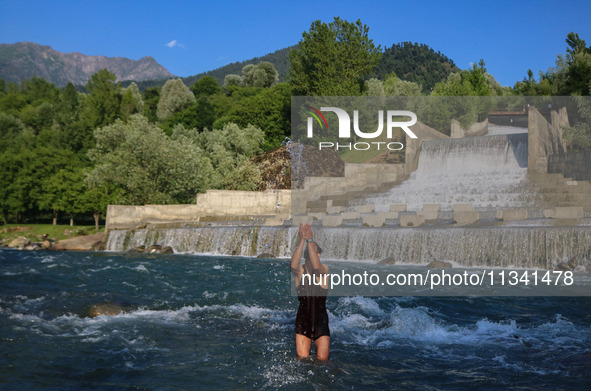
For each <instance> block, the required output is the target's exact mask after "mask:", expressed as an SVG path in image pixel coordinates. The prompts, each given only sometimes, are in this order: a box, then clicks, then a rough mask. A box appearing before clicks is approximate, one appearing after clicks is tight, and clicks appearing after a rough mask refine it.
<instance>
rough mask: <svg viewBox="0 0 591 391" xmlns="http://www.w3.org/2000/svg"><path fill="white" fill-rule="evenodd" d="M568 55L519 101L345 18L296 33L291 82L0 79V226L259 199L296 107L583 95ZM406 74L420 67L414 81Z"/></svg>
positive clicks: (273, 72) (242, 72) (589, 64)
mask: <svg viewBox="0 0 591 391" xmlns="http://www.w3.org/2000/svg"><path fill="white" fill-rule="evenodd" d="M566 43H567V51H566V53H565V54H564V55H560V56H558V59H557V67H556V68H554V69H551V70H549V71H547V72H545V73H540V77H539V79H538V80H536V79H535V78H534V77H533V72H531V71H530V72H528V76H527V77H526V78H524V80H523V81H521V82H518V83H516V84H515V86H514V88H509V87H501V86H500V85H499V84H498V83H497V82H496V81H495V79H494V77H493V76H492V75H490V74H489V73H488V72H487V70H486V66H485V63H484V61H482V60H481V61H480V62H478V63H476V64H474V65H473V67H472V68H471V69H467V70H458V69H457V68H456V67H455V65H454V64H453V62H452V61H451V60H449V59H447V58H446V57H445V56H443V55H442V54H440V53H435V52H434V51H433V50H432V49H430V48H428V47H427V46H425V45H418V44H411V43H404V44H399V45H394V46H392V47H391V48H389V49H386V51H382V49H381V48H380V47H379V46H376V45H374V43H373V41H372V40H371V39H370V38H369V28H368V27H367V26H366V25H363V24H362V23H361V22H360V21H356V22H348V21H345V20H341V19H339V18H335V20H334V21H333V22H331V23H324V22H320V21H316V22H314V23H313V24H312V26H311V27H310V30H309V31H307V32H304V33H303V35H302V39H301V40H300V42H299V44H298V45H297V46H296V47H293V48H291V50H289V55H288V58H289V64H290V68H289V69H288V70H287V71H286V70H285V69H282V70H281V72H280V71H279V70H278V69H277V68H276V66H275V65H274V64H273V63H271V62H268V61H260V62H257V63H248V64H244V65H242V64H238V65H236V67H235V68H227V69H226V71H227V72H228V73H226V74H224V75H222V74H219V75H216V77H214V76H212V75H205V76H202V77H199V78H197V77H195V78H194V81H192V83H191V84H190V85H189V86H187V84H186V81H187V80H186V79H185V80H184V81H183V80H181V79H171V80H168V81H166V83H165V84H164V85H162V86H158V85H152V86H145V88H142V89H140V88H139V87H138V85H137V84H136V83H131V84H129V85H125V86H123V85H122V84H121V83H118V82H116V78H115V75H114V74H113V73H111V72H109V71H108V70H101V71H99V72H97V73H95V74H94V75H93V76H92V77H91V79H90V80H89V81H88V83H87V84H86V86H85V88H84V91H80V90H78V89H77V88H76V87H75V86H74V85H73V84H72V83H69V84H68V85H67V86H66V87H64V88H58V87H56V86H55V85H53V84H52V83H49V82H47V81H46V80H44V79H42V78H32V79H30V80H26V81H24V82H22V83H21V84H20V85H17V84H15V83H11V82H9V83H5V82H4V81H3V80H2V79H0V170H1V172H2V175H1V176H0V210H1V212H2V215H1V217H0V218H1V220H2V221H3V222H5V223H6V222H10V221H19V222H20V221H35V220H36V219H39V218H51V217H53V219H54V222H55V221H56V220H57V219H58V218H61V217H62V216H65V217H67V218H70V219H72V220H73V219H75V218H76V219H78V218H81V217H86V216H94V219H95V221H96V222H98V219H99V218H100V217H101V216H104V213H105V211H106V206H107V205H108V204H113V203H120V204H121V203H123V204H155V203H165V204H168V203H170V204H172V203H193V202H194V197H195V194H196V193H198V192H203V191H205V190H206V189H240V190H254V189H257V188H259V183H260V181H261V173H260V171H259V168H258V167H257V165H256V164H255V163H254V160H253V158H254V157H255V156H257V155H260V154H261V153H263V152H265V151H270V150H272V149H274V148H277V147H279V146H280V145H281V144H282V143H283V142H284V141H285V138H286V137H287V136H289V134H290V102H291V96H292V95H298V94H299V95H311V96H314V95H316V96H322V95H349V96H355V95H377V96H384V95H397V96H413V95H425V94H429V95H439V96H453V95H457V96H472V95H550V94H563V95H570V94H575V95H589V93H590V90H591V80H590V79H591V47H587V46H586V43H585V41H583V40H582V39H581V38H579V37H578V35H576V34H574V33H571V34H569V35H568V37H567V40H566ZM285 50H288V49H285ZM276 53H279V52H276ZM404 53H407V54H405V55H403V54H404ZM401 56H402V57H401ZM412 61H416V62H417V63H420V64H423V66H421V67H417V66H414V68H415V69H414V70H413V62H412ZM285 64H286V63H285ZM285 64H284V65H285ZM323 64H324V65H326V66H324V65H323ZM352 64H353V65H352ZM425 64H431V65H425ZM240 66H241V67H240ZM423 68H424V69H423ZM282 75H285V80H286V81H282ZM589 115H590V118H589V120H590V122H591V112H590V113H589ZM566 136H567V137H569V135H568V134H566ZM569 143H570V146H571V147H572V148H586V147H588V146H591V129H589V127H584V126H583V127H581V128H577V129H576V131H574V132H573V134H572V135H571V136H570V138H569Z"/></svg>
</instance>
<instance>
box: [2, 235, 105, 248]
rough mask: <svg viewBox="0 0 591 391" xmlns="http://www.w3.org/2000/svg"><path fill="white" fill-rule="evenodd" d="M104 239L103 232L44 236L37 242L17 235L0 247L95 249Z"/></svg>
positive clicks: (99, 246)
mask: <svg viewBox="0 0 591 391" xmlns="http://www.w3.org/2000/svg"><path fill="white" fill-rule="evenodd" d="M104 239H105V233H104V232H99V233H95V234H91V235H81V236H75V237H73V238H68V239H62V240H58V241H55V240H52V239H50V238H48V237H44V238H43V239H42V240H41V241H38V242H35V241H32V240H31V239H30V238H28V237H26V236H18V237H16V238H14V239H11V240H9V241H6V242H0V247H7V248H14V249H18V250H50V251H52V250H53V251H96V250H100V249H101V245H102V243H103V240H104Z"/></svg>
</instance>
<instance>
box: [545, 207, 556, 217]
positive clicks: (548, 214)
mask: <svg viewBox="0 0 591 391" xmlns="http://www.w3.org/2000/svg"><path fill="white" fill-rule="evenodd" d="M544 217H545V218H547V219H553V218H554V209H544Z"/></svg>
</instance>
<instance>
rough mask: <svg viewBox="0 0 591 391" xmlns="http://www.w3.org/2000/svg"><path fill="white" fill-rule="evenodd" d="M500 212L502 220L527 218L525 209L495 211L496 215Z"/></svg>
mask: <svg viewBox="0 0 591 391" xmlns="http://www.w3.org/2000/svg"><path fill="white" fill-rule="evenodd" d="M498 212H501V220H503V221H516V220H527V209H509V210H501V211H497V217H498V216H499V213H498Z"/></svg>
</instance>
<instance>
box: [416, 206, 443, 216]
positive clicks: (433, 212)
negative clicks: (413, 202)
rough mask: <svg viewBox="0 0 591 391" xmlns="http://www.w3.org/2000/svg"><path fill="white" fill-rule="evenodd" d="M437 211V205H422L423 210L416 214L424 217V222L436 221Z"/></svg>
mask: <svg viewBox="0 0 591 391" xmlns="http://www.w3.org/2000/svg"><path fill="white" fill-rule="evenodd" d="M439 210H441V205H439V204H425V205H423V210H421V211H419V212H417V214H419V215H422V216H424V217H425V220H437V218H438V217H439Z"/></svg>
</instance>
